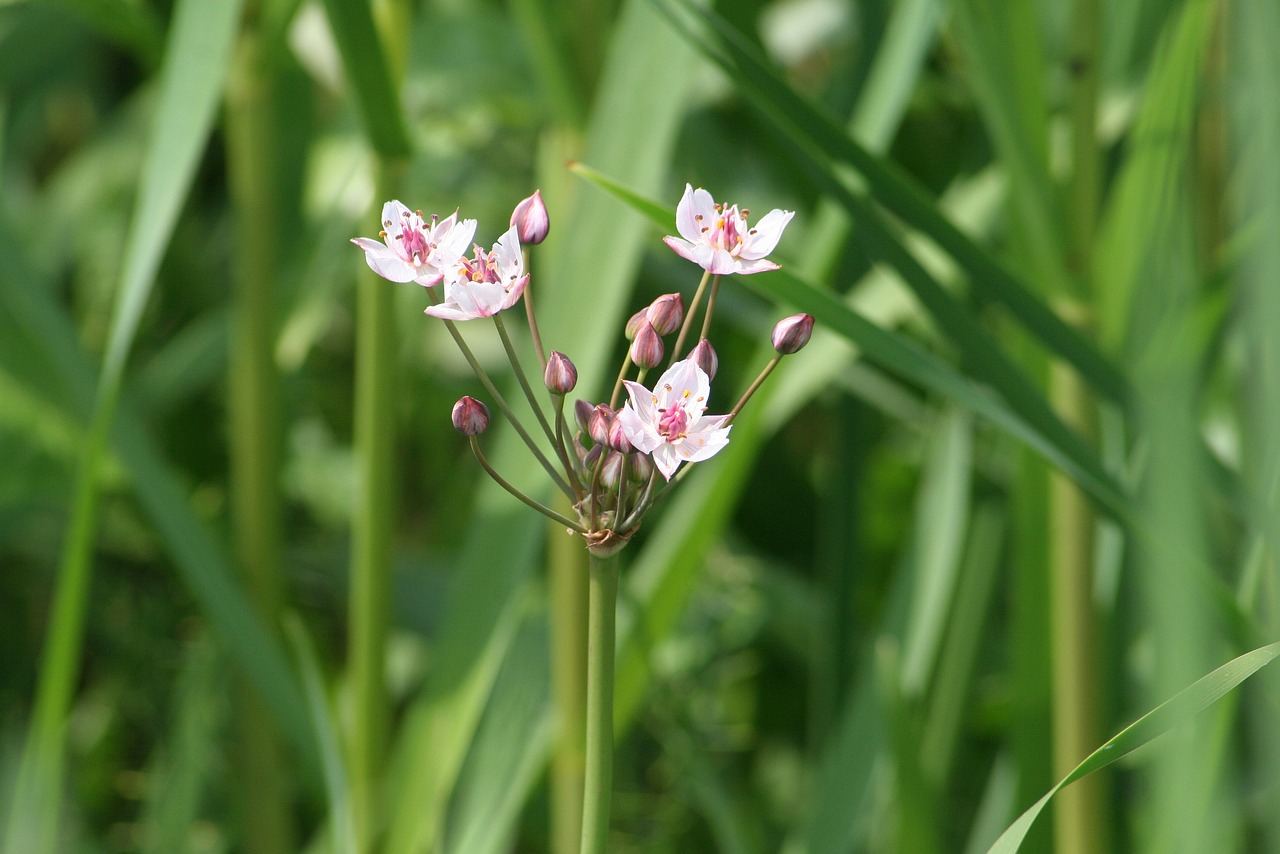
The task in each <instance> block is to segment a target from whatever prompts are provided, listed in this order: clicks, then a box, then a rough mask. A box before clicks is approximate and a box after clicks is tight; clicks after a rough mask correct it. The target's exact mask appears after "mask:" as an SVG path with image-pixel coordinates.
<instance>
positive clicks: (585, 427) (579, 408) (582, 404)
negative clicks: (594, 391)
mask: <svg viewBox="0 0 1280 854" xmlns="http://www.w3.org/2000/svg"><path fill="white" fill-rule="evenodd" d="M595 409H596V408H595V407H594V406H592V405H591V404H589V403H587V402H586V401H585V400H575V401H574V402H573V420H574V421H577V422H578V429H579V430H581V431H582V432H583V433H585V434H586V435H588V436H590V435H591V413H592V412H595Z"/></svg>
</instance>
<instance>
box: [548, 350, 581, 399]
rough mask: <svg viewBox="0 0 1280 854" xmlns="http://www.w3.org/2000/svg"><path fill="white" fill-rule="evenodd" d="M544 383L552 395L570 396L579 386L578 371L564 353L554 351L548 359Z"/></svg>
mask: <svg viewBox="0 0 1280 854" xmlns="http://www.w3.org/2000/svg"><path fill="white" fill-rule="evenodd" d="M542 381H543V382H544V383H546V384H547V390H548V391H550V392H551V393H552V394H568V393H569V392H571V391H573V387H574V386H576V385H577V384H578V369H577V368H575V367H574V366H573V362H571V361H569V357H568V356H566V355H565V354H564V353H561V352H559V351H557V350H552V351H551V355H550V356H548V357H547V369H546V371H545V372H543V375H542ZM575 407H576V404H575Z"/></svg>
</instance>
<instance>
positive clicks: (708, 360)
mask: <svg viewBox="0 0 1280 854" xmlns="http://www.w3.org/2000/svg"><path fill="white" fill-rule="evenodd" d="M689 360H690V361H692V362H693V363H694V364H695V365H697V366H698V367H699V368H702V372H703V373H704V374H706V375H707V379H709V380H713V379H715V378H716V370H718V369H719V367H720V359H719V357H717V356H716V351H715V350H714V349H713V348H712V347H711V342H710V341H708V340H707V339H705V338H703V339H702V340H701V341H699V342H698V346H697V347H694V348H693V350H692V351H691V352H690V353H689Z"/></svg>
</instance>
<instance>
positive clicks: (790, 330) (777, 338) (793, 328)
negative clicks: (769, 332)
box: [773, 314, 813, 356]
mask: <svg viewBox="0 0 1280 854" xmlns="http://www.w3.org/2000/svg"><path fill="white" fill-rule="evenodd" d="M811 335H813V315H812V314H793V315H791V316H790V317H784V318H783V319H782V320H779V321H778V324H777V325H776V326H774V327H773V349H775V350H777V351H778V352H779V353H781V354H782V355H784V356H790V355H791V354H792V353H798V352H800V350H802V349H803V348H804V345H806V344H808V343H809V336H811Z"/></svg>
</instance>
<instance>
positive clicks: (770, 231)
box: [663, 184, 795, 275]
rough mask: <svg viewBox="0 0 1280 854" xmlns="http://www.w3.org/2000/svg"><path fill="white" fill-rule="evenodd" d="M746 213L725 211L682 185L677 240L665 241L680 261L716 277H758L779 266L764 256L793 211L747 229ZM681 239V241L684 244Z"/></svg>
mask: <svg viewBox="0 0 1280 854" xmlns="http://www.w3.org/2000/svg"><path fill="white" fill-rule="evenodd" d="M747 213H748V212H747V211H746V210H742V211H739V210H738V206H737V205H734V206H733V207H731V208H729V209H728V210H725V208H724V205H718V204H716V202H715V199H713V198H711V194H710V193H708V192H707V191H706V190H703V189H701V188H699V189H697V190H695V189H693V186H692V185H690V184H685V185H684V196H683V198H681V199H680V204H679V205H677V206H676V229H677V230H678V231H679V232H680V237H664V238H663V240H664V241H666V244H667V245H668V246H670V247H671V248H672V249H674V250H675V252H676V254H677V255H679V256H680V257H681V258H687V259H689V260H690V261H692V262H693V263H695V264H697V265H698V266H699V267H701V268H702V269H704V270H707V271H709V272H711V273H713V274H715V275H728V274H730V273H741V274H743V275H746V274H747V273H761V272H764V271H765V270H776V269H778V265H777V264H775V263H773V262H772V261H770V260H768V259H767V258H765V257H764V256H766V255H768V254H769V253H770V252H772V251H773V249H774V247H775V246H777V245H778V240H779V239H780V238H781V237H782V230H783V229H784V228H786V227H787V223H788V222H790V221H791V217H793V216H795V211H783V210H778V209H776V208H775V209H774V210H771V211H769V212H768V213H767V214H765V215H764V217H763V218H762V219H761V220H760V221H759V222H758V223H756V227H755V228H750V227H749V226H748V225H747ZM681 238H684V239H683V240H682V239H681Z"/></svg>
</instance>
